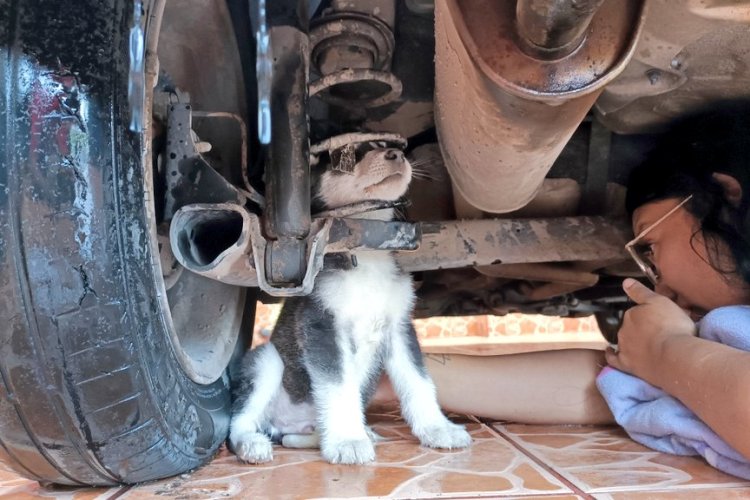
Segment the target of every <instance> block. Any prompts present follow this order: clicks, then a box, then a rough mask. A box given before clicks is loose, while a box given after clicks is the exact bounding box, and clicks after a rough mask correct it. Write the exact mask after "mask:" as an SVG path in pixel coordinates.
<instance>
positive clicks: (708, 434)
mask: <svg viewBox="0 0 750 500" xmlns="http://www.w3.org/2000/svg"><path fill="white" fill-rule="evenodd" d="M698 336H699V337H701V338H704V339H706V340H712V341H714V342H720V343H722V344H726V345H729V346H732V347H735V348H737V349H742V350H743V351H750V306H729V307H722V308H719V309H715V310H713V311H711V312H710V313H708V314H707V315H706V316H704V317H703V319H702V320H701V321H700V322H699V323H698ZM596 384H597V386H598V387H599V391H600V392H601V393H602V395H603V396H604V399H605V400H606V401H607V404H608V405H609V408H610V410H612V413H613V414H614V416H615V420H616V421H617V423H618V424H620V425H621V426H622V427H623V428H624V429H625V431H626V432H627V433H628V435H629V436H630V437H631V438H633V440H635V441H637V442H639V443H641V444H643V445H645V446H648V447H649V448H653V449H655V450H658V451H661V452H664V453H672V454H675V455H701V456H702V457H703V458H705V459H706V461H707V462H708V463H709V464H711V465H712V466H714V467H716V468H717V469H719V470H721V471H724V472H727V473H729V474H732V475H735V476H739V477H742V478H744V479H750V462H749V461H748V460H747V459H745V458H744V457H743V456H742V455H740V454H739V453H737V452H736V451H735V450H734V449H733V448H732V447H731V446H729V445H728V444H727V443H726V442H724V440H722V439H721V438H720V437H719V436H717V435H716V433H715V432H714V431H712V430H711V429H709V428H708V426H707V425H706V424H704V423H703V422H702V421H701V420H700V419H699V418H698V417H697V416H696V415H695V414H694V413H693V412H692V411H690V410H689V409H688V408H687V407H685V405H683V404H682V403H680V402H679V401H678V400H677V399H675V398H673V397H672V396H670V395H668V394H667V393H665V392H664V391H662V390H661V389H658V388H656V387H654V386H652V385H651V384H649V383H648V382H645V381H643V380H641V379H639V378H637V377H634V376H632V375H628V374H627V373H623V372H621V371H619V370H616V369H614V368H612V367H606V368H604V370H602V372H601V373H600V374H599V376H598V377H597V379H596ZM748 390H749V391H750V387H748Z"/></svg>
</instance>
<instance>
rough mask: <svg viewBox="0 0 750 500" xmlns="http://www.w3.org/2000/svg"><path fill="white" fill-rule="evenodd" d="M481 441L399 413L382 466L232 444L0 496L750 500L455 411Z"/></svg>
mask: <svg viewBox="0 0 750 500" xmlns="http://www.w3.org/2000/svg"><path fill="white" fill-rule="evenodd" d="M450 417H451V419H452V420H454V421H456V422H459V423H463V424H465V425H466V426H467V428H468V429H469V431H470V432H471V435H472V437H473V438H474V443H473V445H472V447H471V448H470V449H468V450H453V451H448V450H434V449H429V448H424V447H422V446H420V445H419V443H418V442H417V441H416V440H415V438H414V437H413V436H412V435H411V432H410V431H409V428H408V427H407V426H406V424H405V423H404V422H403V420H402V419H401V418H400V415H399V412H398V410H397V409H395V408H375V409H372V410H371V411H370V412H369V416H368V420H369V423H370V424H371V425H372V426H373V428H374V429H375V431H376V432H377V433H378V434H380V435H381V436H382V438H383V439H382V440H381V441H380V442H379V443H378V444H377V447H376V453H377V462H376V463H374V464H372V465H367V466H340V465H330V464H328V463H326V462H324V461H323V460H321V458H320V455H319V451H318V450H291V449H283V448H280V447H277V448H275V449H274V453H275V456H274V460H273V462H271V463H270V464H265V465H256V466H253V465H248V464H243V463H240V462H239V461H238V460H237V458H236V457H235V456H234V455H232V454H231V453H230V452H229V451H228V450H226V449H225V448H223V449H222V450H221V451H220V452H219V454H218V455H217V456H216V458H215V459H214V460H213V461H212V462H211V463H210V464H209V465H207V466H205V467H203V468H201V469H198V470H196V471H193V472H191V473H189V474H183V475H181V476H178V477H175V478H170V479H167V480H163V481H157V482H153V483H149V484H144V485H140V486H136V487H124V488H121V489H116V488H113V489H91V490H87V489H65V488H56V489H55V488H44V487H41V486H39V485H38V484H37V483H35V482H33V481H28V480H25V479H22V478H19V477H18V476H16V475H15V474H13V473H12V472H9V471H8V470H6V469H3V468H2V466H0V498H11V499H16V498H18V499H27V498H28V499H32V498H65V499H75V500H79V499H85V500H94V499H96V500H114V499H129V500H142V499H151V498H179V499H186V500H192V499H208V498H253V499H256V498H262V499H266V498H269V499H296V498H374V497H380V498H443V499H445V498H523V499H533V498H536V499H545V500H562V499H597V500H645V499H649V500H651V499H656V500H662V499H663V500H688V499H690V500H692V499H717V500H718V499H722V500H723V499H730V500H731V499H741V498H750V482H748V481H743V480H739V479H736V478H733V477H731V476H728V475H726V474H723V473H721V472H718V471H716V470H714V469H712V468H711V467H709V466H708V465H707V464H705V463H704V462H703V461H701V460H699V459H697V458H691V457H674V456H669V455H664V454H661V453H657V452H654V451H651V450H648V449H646V448H644V447H643V446H641V445H639V444H637V443H634V442H633V441H631V440H630V439H628V437H627V435H625V434H624V433H623V432H622V431H621V430H619V429H618V428H616V427H581V426H534V425H519V424H508V423H493V422H485V423H483V422H480V421H479V420H477V419H475V418H473V417H467V416H461V415H451V416H450Z"/></svg>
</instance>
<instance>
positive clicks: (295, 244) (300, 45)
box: [263, 0, 311, 288]
mask: <svg viewBox="0 0 750 500" xmlns="http://www.w3.org/2000/svg"><path fill="white" fill-rule="evenodd" d="M268 23H269V25H270V26H271V28H270V29H269V37H270V45H271V49H272V51H273V71H272V72H273V80H272V85H271V135H272V141H271V146H270V163H269V164H268V165H267V167H266V170H265V175H266V210H265V219H264V226H265V233H266V234H267V235H268V237H269V238H270V239H272V240H273V244H272V245H270V246H269V247H268V249H267V254H264V257H265V259H264V266H265V267H264V270H263V272H264V273H265V274H266V275H267V276H268V282H269V283H270V284H271V285H273V286H276V285H278V286H284V287H286V286H289V287H292V288H295V287H297V286H298V285H300V284H301V283H302V282H303V280H305V279H306V277H307V275H308V274H309V271H310V270H309V269H306V267H305V266H306V263H305V260H304V258H303V257H302V256H304V255H307V254H308V250H309V248H307V244H308V242H307V237H308V235H309V234H310V228H311V226H310V224H311V217H310V153H309V149H310V145H309V138H308V137H309V130H308V123H307V113H308V110H307V99H308V75H309V50H308V36H307V23H308V18H307V2H306V1H304V0H299V1H296V0H286V1H279V2H271V3H270V4H269V11H268ZM265 250H266V249H265V247H264V251H265ZM295 255H296V256H298V257H299V258H293V256H295Z"/></svg>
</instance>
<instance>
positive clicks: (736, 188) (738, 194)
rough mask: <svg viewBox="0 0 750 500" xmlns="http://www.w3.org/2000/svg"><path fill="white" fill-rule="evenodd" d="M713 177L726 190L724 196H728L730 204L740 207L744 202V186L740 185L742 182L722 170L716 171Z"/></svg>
mask: <svg viewBox="0 0 750 500" xmlns="http://www.w3.org/2000/svg"><path fill="white" fill-rule="evenodd" d="M712 177H713V179H714V180H715V181H716V182H718V183H719V185H720V186H721V187H722V189H723V190H724V198H726V200H727V201H728V202H729V204H730V205H732V206H733V207H735V208H738V207H739V206H740V202H742V186H740V182H739V181H738V180H737V179H735V178H734V177H732V176H731V175H728V174H722V173H720V172H714V173H713V175H712Z"/></svg>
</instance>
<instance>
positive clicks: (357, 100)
mask: <svg viewBox="0 0 750 500" xmlns="http://www.w3.org/2000/svg"><path fill="white" fill-rule="evenodd" d="M377 3H378V4H382V5H376V6H373V5H372V2H349V1H347V2H333V6H332V8H331V9H330V10H329V12H328V13H326V14H325V15H324V16H322V17H321V18H319V19H318V20H317V21H316V22H315V23H314V24H313V25H312V26H311V30H310V46H311V57H310V62H311V64H312V66H313V68H314V69H315V71H316V72H317V73H318V74H319V75H320V78H319V79H317V80H316V81H314V82H313V83H312V84H311V85H310V95H317V96H318V97H320V98H321V99H323V100H324V101H326V102H328V103H330V104H334V105H337V106H341V107H346V108H373V107H377V106H382V105H384V104H387V103H389V102H392V101H394V100H396V99H398V98H399V97H400V96H401V91H402V84H401V80H399V79H398V77H396V76H395V75H394V74H393V73H391V71H390V69H391V62H392V59H393V51H394V48H395V40H394V37H393V23H394V8H393V2H392V1H390V0H385V1H381V2H377Z"/></svg>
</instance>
